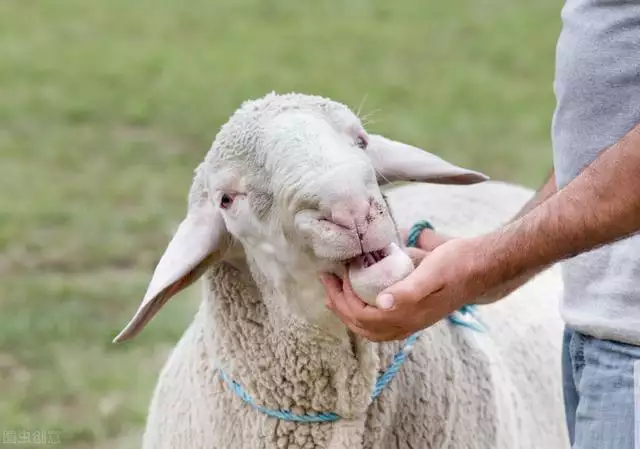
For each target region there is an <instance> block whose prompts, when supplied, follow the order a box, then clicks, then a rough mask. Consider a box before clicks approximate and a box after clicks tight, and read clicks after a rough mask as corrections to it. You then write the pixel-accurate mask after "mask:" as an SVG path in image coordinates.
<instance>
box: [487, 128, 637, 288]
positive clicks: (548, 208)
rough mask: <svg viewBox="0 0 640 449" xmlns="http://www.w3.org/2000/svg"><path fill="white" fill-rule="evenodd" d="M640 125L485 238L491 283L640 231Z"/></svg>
mask: <svg viewBox="0 0 640 449" xmlns="http://www.w3.org/2000/svg"><path fill="white" fill-rule="evenodd" d="M639 174H640V126H636V127H635V128H634V129H633V130H631V131H630V132H629V133H628V134H627V135H626V136H625V137H623V138H622V139H621V140H620V141H619V142H618V143H616V144H615V145H613V146H611V147H609V148H608V149H607V150H605V151H603V152H602V153H601V154H600V156H599V157H598V158H597V159H596V160H595V161H593V162H592V163H591V164H590V165H589V166H588V167H587V168H585V169H584V170H583V171H582V173H581V174H580V175H578V176H577V177H576V178H575V179H574V180H573V181H572V182H570V183H569V184H568V185H567V186H566V187H564V188H563V189H561V190H559V191H558V192H557V193H556V194H555V195H552V196H551V197H549V198H548V199H547V200H546V201H544V202H543V203H542V204H540V205H539V207H536V208H534V209H533V210H531V211H530V212H529V213H527V214H525V215H523V216H520V217H519V218H518V219H516V220H515V221H513V222H511V223H509V224H507V225H506V226H505V227H504V228H502V229H500V230H498V231H496V232H493V233H491V234H489V235H487V236H485V237H483V239H484V243H485V244H486V245H485V246H486V247H487V248H491V247H493V249H492V250H491V254H492V257H493V262H491V259H492V257H489V258H487V262H489V263H491V265H492V269H491V270H485V271H487V272H491V271H493V272H494V273H495V274H494V275H493V277H494V279H492V280H490V283H494V282H498V283H499V282H501V281H506V280H510V279H514V278H516V277H518V276H521V275H522V274H523V273H527V272H530V271H532V270H533V271H537V270H539V269H540V268H542V267H545V266H548V265H551V264H553V263H555V262H558V261H561V260H563V259H567V258H570V257H573V256H575V255H578V254H580V253H582V252H586V251H589V250H592V249H595V248H597V247H598V246H601V245H604V244H608V243H611V242H614V241H616V240H618V239H622V238H624V237H627V236H629V235H630V234H632V233H634V232H636V231H638V229H640V176H639Z"/></svg>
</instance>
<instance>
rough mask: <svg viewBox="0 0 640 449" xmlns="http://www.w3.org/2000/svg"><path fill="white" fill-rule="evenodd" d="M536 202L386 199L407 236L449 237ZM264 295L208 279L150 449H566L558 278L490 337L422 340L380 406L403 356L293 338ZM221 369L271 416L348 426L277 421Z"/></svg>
mask: <svg viewBox="0 0 640 449" xmlns="http://www.w3.org/2000/svg"><path fill="white" fill-rule="evenodd" d="M196 185H197V183H196ZM192 193H193V192H192ZM530 194H531V192H530V191H529V190H526V189H522V188H519V187H516V186H511V185H507V184H501V183H495V182H487V183H483V184H480V185H478V186H475V187H474V188H473V189H465V188H461V187H450V186H440V185H426V184H419V185H416V184H413V185H405V186H401V187H396V188H393V189H390V190H389V191H388V192H386V196H387V199H388V202H389V206H390V208H391V210H392V212H393V215H394V218H395V221H396V222H397V224H398V226H399V227H405V228H406V227H409V226H410V225H411V224H412V223H414V222H415V221H417V220H419V219H424V218H428V219H429V220H431V221H432V222H433V223H434V224H435V226H436V227H437V228H438V229H440V230H442V231H443V232H445V233H450V234H452V235H473V234H477V233H479V232H485V231H487V230H489V229H491V228H493V227H495V226H497V225H499V224H500V223H501V222H503V221H505V220H507V219H508V218H510V217H511V216H512V215H513V214H514V213H515V212H516V211H517V210H518V208H519V207H520V206H521V205H522V204H523V203H524V202H525V201H526V200H527V199H528V198H529V196H530ZM196 196H197V195H196ZM192 198H193V197H192ZM424 214H428V217H425V215H424ZM260 282H261V279H260V278H259V277H256V273H255V271H254V270H252V269H251V268H250V267H249V266H248V265H244V266H237V265H236V266H231V265H230V264H227V263H221V264H218V265H216V266H215V267H213V268H212V269H210V270H209V271H208V272H207V274H206V275H205V279H204V282H203V283H202V285H203V294H204V301H203V302H202V304H201V307H200V309H199V310H198V312H197V314H196V316H195V319H194V321H193V323H192V324H191V325H190V327H189V328H188V330H187V331H186V332H185V334H184V336H183V337H182V339H181V340H180V342H179V343H178V345H177V346H176V348H175V349H174V350H173V352H172V353H171V355H170V357H169V360H168V362H167V363H166V365H165V367H164V369H163V370H162V373H161V375H160V379H159V382H158V385H157V387H156V390H155V393H154V396H153V399H152V403H151V406H150V412H149V416H148V422H147V428H146V431H145V435H144V448H147V449H151V448H153V449H164V448H167V449H168V448H172V449H182V448H184V449H186V448H190V449H195V448H203V449H204V448H207V449H244V448H246V449H249V448H251V449H253V448H256V449H257V448H261V449H267V448H268V449H271V448H273V449H275V448H279V449H284V448H287V449H320V448H328V449H353V448H362V449H405V448H406V449H418V448H419V449H436V448H437V449H445V448H450V449H515V448H518V449H547V448H548V449H563V448H568V447H569V445H568V439H567V436H566V433H565V429H564V421H563V412H562V403H561V401H560V398H561V388H560V383H559V382H560V366H559V363H560V362H559V354H560V350H559V345H560V340H561V328H562V323H561V320H560V318H559V316H558V312H557V300H558V297H559V294H560V290H561V288H562V287H561V285H562V284H561V281H560V278H559V275H558V273H557V271H556V269H555V268H554V269H551V270H549V271H547V272H546V273H544V274H542V275H540V276H539V277H537V278H536V279H534V280H533V281H532V282H530V283H529V284H527V285H525V286H524V287H523V288H521V289H520V290H518V291H517V292H516V293H514V294H512V296H511V297H510V298H508V299H506V300H504V301H501V302H499V303H496V304H492V305H489V306H482V307H481V319H482V320H483V322H484V323H485V325H486V326H487V327H488V329H489V331H488V332H487V333H485V334H477V333H474V332H473V331H470V330H468V329H464V328H458V327H452V326H451V325H449V324H448V323H446V322H445V321H443V322H440V323H438V324H436V325H434V326H432V327H430V328H428V329H427V330H425V331H423V332H422V334H421V337H420V339H419V342H418V343H417V345H416V347H415V348H414V351H413V353H412V354H411V355H410V356H409V357H408V358H407V361H406V362H405V364H404V365H403V367H402V369H401V370H400V372H399V373H398V375H397V376H396V378H394V380H393V381H392V382H391V383H390V385H389V386H388V387H387V388H386V389H385V390H384V392H383V393H382V395H381V396H380V397H379V398H378V399H377V400H376V401H375V402H373V403H371V402H370V400H369V395H370V392H371V390H372V386H373V384H374V382H375V378H376V376H377V374H378V373H379V372H380V371H381V370H383V369H384V367H386V366H387V365H388V363H389V362H390V360H391V357H392V356H393V354H394V353H395V352H396V351H397V350H398V348H399V346H400V343H399V342H390V343H383V344H377V343H372V342H368V341H365V340H362V339H359V338H355V344H353V345H350V344H344V343H342V342H336V341H331V340H326V339H323V338H321V336H320V334H319V333H317V332H314V329H313V328H309V327H306V326H305V325H304V324H302V323H301V324H299V325H297V326H296V325H294V326H292V325H291V323H286V325H284V323H283V322H282V320H281V317H279V316H277V315H274V314H272V313H271V312H270V311H269V310H268V308H267V307H266V306H265V302H268V301H265V298H263V297H262V295H264V294H265V292H264V291H261V290H260V289H259V288H258V285H260ZM221 367H224V369H225V371H226V372H227V373H228V374H229V375H230V377H231V378H233V379H234V380H236V381H238V382H240V383H241V384H242V385H243V386H244V388H245V389H246V390H247V391H248V392H249V394H250V395H251V396H252V397H253V398H255V399H256V401H257V402H259V403H260V404H262V405H264V406H266V407H270V408H273V409H291V410H293V411H294V412H297V413H305V412H308V411H311V410H312V409H314V410H324V411H334V412H337V413H339V414H341V415H343V416H344V417H345V419H343V420H341V421H339V422H336V423H323V424H315V423H314V424H299V423H291V422H284V421H279V420H276V419H273V418H269V417H267V416H265V415H263V414H261V413H260V412H258V411H256V410H254V409H253V408H251V407H249V406H247V405H246V404H244V403H243V402H242V401H241V400H240V399H239V398H238V397H236V396H235V395H234V394H233V393H232V392H231V391H230V390H229V389H228V388H227V386H226V384H224V383H223V381H222V380H220V378H219V376H218V370H219V369H220V368H221Z"/></svg>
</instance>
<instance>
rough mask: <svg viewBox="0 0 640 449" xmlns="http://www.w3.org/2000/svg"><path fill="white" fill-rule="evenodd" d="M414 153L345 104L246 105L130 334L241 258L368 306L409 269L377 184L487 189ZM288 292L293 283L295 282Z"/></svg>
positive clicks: (216, 147) (292, 97)
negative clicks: (334, 281) (312, 279)
mask: <svg viewBox="0 0 640 449" xmlns="http://www.w3.org/2000/svg"><path fill="white" fill-rule="evenodd" d="M486 179H487V178H486V177H485V176H484V175H482V174H480V173H477V172H473V171H470V170H466V169H463V168H460V167H457V166H455V165H453V164H450V163H448V162H446V161H444V160H442V159H440V158H438V157H436V156H433V155H431V154H429V153H427V152H425V151H422V150H420V149H418V148H415V147H412V146H409V145H406V144H403V143H400V142H396V141H392V140H390V139H387V138H385V137H382V136H379V135H375V134H370V133H368V132H367V131H366V130H365V129H364V127H363V125H362V123H361V121H360V120H359V118H358V117H357V116H356V115H355V114H354V113H353V112H352V111H351V110H350V109H349V108H348V107H346V106H344V105H342V104H340V103H337V102H334V101H331V100H329V99H325V98H321V97H316V96H307V95H299V94H289V95H276V94H270V95H267V96H266V97H264V98H262V99H260V100H256V101H252V102H247V103H245V104H243V105H242V107H241V108H240V109H239V110H238V111H236V113H235V114H234V115H233V116H232V117H231V118H230V120H229V121H228V122H227V123H226V124H225V125H224V126H223V127H222V129H221V130H220V132H219V133H218V135H217V136H216V139H215V141H214V143H213V145H212V147H211V150H210V151H209V152H208V154H207V156H206V157H205V160H204V162H203V163H202V164H201V165H200V167H198V169H197V170H196V176H195V179H194V182H193V185H192V188H191V192H190V195H189V212H188V214H187V217H186V218H185V220H184V221H183V222H182V224H181V225H180V228H179V229H178V231H177V232H176V234H175V236H174V238H173V239H172V241H171V242H170V244H169V246H168V247H167V250H166V251H165V254H164V255H163V258H162V259H161V260H160V262H159V264H158V267H157V268H156V272H155V273H154V276H153V278H152V280H151V283H150V285H149V289H148V291H147V294H146V295H145V298H144V299H143V302H142V304H141V305H140V308H139V310H138V313H137V314H136V316H135V317H134V318H133V320H132V321H131V322H130V323H129V325H128V326H127V328H126V329H125V330H123V332H122V333H121V334H120V335H119V336H118V337H117V338H116V340H123V339H125V338H129V337H131V336H132V335H134V334H135V333H136V332H137V331H138V330H139V329H140V328H141V327H142V326H144V324H145V323H146V322H147V321H148V320H149V319H150V317H151V316H152V315H153V314H154V313H155V312H156V311H157V310H158V309H159V308H160V306H161V305H162V304H163V303H164V302H166V301H167V300H168V299H169V298H170V297H171V296H173V295H175V293H177V292H178V291H180V290H181V289H182V288H185V287H186V286H187V285H189V284H190V283H191V282H193V280H195V279H196V278H197V277H199V276H200V275H201V274H202V273H203V272H204V270H206V268H207V267H208V266H210V265H211V264H212V263H216V262H219V261H221V260H224V259H225V258H227V259H229V258H231V257H233V256H232V254H238V252H237V251H231V252H230V251H228V250H229V249H230V248H234V247H235V248H236V249H238V248H237V247H238V245H239V246H240V247H241V249H242V257H246V259H247V262H249V264H250V266H252V267H253V268H254V269H257V270H260V271H261V272H262V274H263V275H264V277H265V278H266V279H269V280H270V281H272V282H274V285H275V287H276V288H278V287H277V285H278V283H283V284H285V283H286V280H287V279H292V278H294V279H307V278H308V275H309V274H313V275H317V274H318V273H320V272H327V271H328V272H334V273H337V274H338V275H341V276H344V275H346V274H347V273H348V275H349V277H350V279H351V281H352V284H353V286H354V288H355V290H356V292H357V293H359V294H360V295H361V296H362V297H363V299H365V300H367V301H371V300H373V298H375V294H376V293H377V292H378V291H379V290H380V289H382V288H384V287H385V286H387V285H389V284H391V283H394V282H397V281H398V280H400V279H402V278H403V277H404V276H406V275H407V274H409V272H410V271H411V270H412V269H413V264H412V262H411V260H410V259H409V258H408V257H407V256H406V255H405V254H404V252H403V251H402V250H401V249H400V247H401V246H402V245H401V244H400V242H399V241H398V235H397V230H396V228H395V225H394V222H393V220H392V218H391V216H390V214H389V211H388V209H387V206H386V203H385V201H384V198H383V196H382V194H381V191H380V185H381V184H384V183H387V182H392V181H398V180H404V181H422V182H438V183H449V184H471V183H475V182H480V181H483V180H486ZM289 284H290V282H289Z"/></svg>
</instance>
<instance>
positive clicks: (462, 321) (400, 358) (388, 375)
mask: <svg viewBox="0 0 640 449" xmlns="http://www.w3.org/2000/svg"><path fill="white" fill-rule="evenodd" d="M424 229H433V226H431V223H429V222H428V221H426V220H423V221H419V222H418V223H416V224H415V225H413V226H412V227H411V230H410V231H409V237H408V239H407V245H408V246H413V247H415V246H417V242H418V237H419V235H420V232H422V230H424ZM473 312H475V306H464V307H462V308H461V309H460V310H458V311H457V312H454V314H451V315H449V317H448V319H449V322H450V323H452V324H453V325H454V326H463V327H468V328H470V329H472V330H474V331H477V332H482V331H483V329H482V327H481V326H478V325H477V324H476V323H473V322H471V321H469V319H468V316H469V315H471V316H472V317H473ZM417 339H418V333H415V334H413V335H411V336H410V337H409V338H407V339H406V340H405V342H404V344H403V345H402V349H400V350H399V351H398V352H397V353H396V354H395V355H394V356H393V361H392V362H391V364H390V365H389V367H388V368H387V369H386V370H385V372H384V373H382V375H380V376H379V377H378V379H377V380H376V384H375V385H374V387H373V393H372V394H371V399H372V400H375V399H376V398H377V397H378V396H380V393H382V390H384V388H385V387H386V386H387V384H388V383H389V382H391V379H393V378H394V376H395V375H396V373H397V372H398V371H399V370H400V367H401V366H402V364H403V363H404V361H405V359H406V358H407V355H408V354H409V353H410V352H411V350H412V349H413V346H414V345H415V343H416V341H417ZM219 374H220V378H221V379H222V380H223V381H224V382H225V383H226V384H227V385H228V387H229V388H230V389H231V391H233V392H234V393H235V394H236V395H237V396H238V397H239V398H240V399H242V400H243V401H244V402H245V403H247V404H248V405H250V406H252V407H253V408H255V409H256V410H258V411H260V412H262V413H264V414H265V415H267V416H270V417H272V418H277V419H280V420H283V421H293V422H301V423H325V422H333V421H338V420H339V419H341V417H340V416H339V415H337V414H335V413H332V412H321V413H309V414H305V415H298V414H295V413H292V412H290V411H288V410H272V409H269V408H266V407H263V406H261V405H258V404H257V403H256V401H255V400H254V399H253V398H252V397H251V396H250V395H249V393H247V392H246V391H245V389H244V388H242V386H241V385H240V384H239V383H237V382H236V381H234V380H232V379H230V378H229V377H228V376H227V375H226V374H225V373H224V371H223V370H220V373H219Z"/></svg>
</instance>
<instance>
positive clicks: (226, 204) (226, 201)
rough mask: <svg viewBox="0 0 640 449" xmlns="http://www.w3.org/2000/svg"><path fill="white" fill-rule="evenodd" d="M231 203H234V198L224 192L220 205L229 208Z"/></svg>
mask: <svg viewBox="0 0 640 449" xmlns="http://www.w3.org/2000/svg"><path fill="white" fill-rule="evenodd" d="M231 204H233V198H232V197H231V195H228V194H226V193H223V194H222V197H221V198H220V207H221V208H223V209H228V208H229V207H230V206H231Z"/></svg>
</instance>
